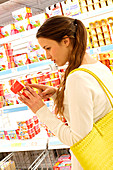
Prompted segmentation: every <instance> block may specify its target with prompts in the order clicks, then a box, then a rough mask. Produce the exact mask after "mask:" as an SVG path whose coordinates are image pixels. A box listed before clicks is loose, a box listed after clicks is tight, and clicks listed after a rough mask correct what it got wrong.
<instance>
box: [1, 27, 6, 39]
mask: <svg viewBox="0 0 113 170" xmlns="http://www.w3.org/2000/svg"><path fill="white" fill-rule="evenodd" d="M2 28H3V26H0V39H1V38H4V37H5V36H4V35H3V34H2V31H1V30H2Z"/></svg>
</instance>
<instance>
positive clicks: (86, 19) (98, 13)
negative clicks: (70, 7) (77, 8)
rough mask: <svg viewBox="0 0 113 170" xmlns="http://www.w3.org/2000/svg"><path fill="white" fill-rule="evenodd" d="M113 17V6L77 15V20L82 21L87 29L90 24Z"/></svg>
mask: <svg viewBox="0 0 113 170" xmlns="http://www.w3.org/2000/svg"><path fill="white" fill-rule="evenodd" d="M111 16H113V5H111V6H106V7H104V8H99V9H98V10H94V11H93V10H92V11H91V12H86V13H83V14H80V15H76V16H75V18H76V19H80V20H81V21H82V22H83V23H84V25H85V26H86V27H88V26H89V23H90V22H94V21H96V20H101V19H103V18H104V19H107V18H108V17H111Z"/></svg>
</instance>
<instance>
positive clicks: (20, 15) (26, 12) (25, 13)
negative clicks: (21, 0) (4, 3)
mask: <svg viewBox="0 0 113 170" xmlns="http://www.w3.org/2000/svg"><path fill="white" fill-rule="evenodd" d="M12 17H13V18H14V19H15V21H21V20H24V19H26V18H29V17H32V11H31V8H29V7H24V8H21V9H18V10H16V11H13V12H12Z"/></svg>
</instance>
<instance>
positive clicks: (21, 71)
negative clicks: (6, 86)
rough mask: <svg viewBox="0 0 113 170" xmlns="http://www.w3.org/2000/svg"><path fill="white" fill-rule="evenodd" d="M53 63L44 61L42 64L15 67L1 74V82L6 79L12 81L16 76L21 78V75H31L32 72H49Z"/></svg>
mask: <svg viewBox="0 0 113 170" xmlns="http://www.w3.org/2000/svg"><path fill="white" fill-rule="evenodd" d="M52 64H53V62H52V61H50V60H44V61H41V62H36V63H32V64H27V65H25V66H20V67H15V68H11V69H8V70H4V71H1V72H0V80H4V79H10V78H11V79H12V78H13V77H16V76H21V75H25V74H29V73H32V72H39V71H42V70H46V69H47V70H49V69H51V67H50V65H52Z"/></svg>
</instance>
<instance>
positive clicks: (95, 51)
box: [87, 44, 113, 54]
mask: <svg viewBox="0 0 113 170" xmlns="http://www.w3.org/2000/svg"><path fill="white" fill-rule="evenodd" d="M110 50H113V44H110V45H105V46H102V47H97V48H92V49H89V50H87V51H88V52H89V53H90V54H99V53H103V52H107V51H110Z"/></svg>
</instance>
